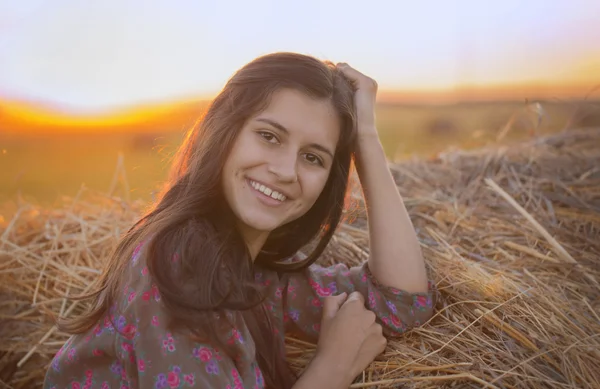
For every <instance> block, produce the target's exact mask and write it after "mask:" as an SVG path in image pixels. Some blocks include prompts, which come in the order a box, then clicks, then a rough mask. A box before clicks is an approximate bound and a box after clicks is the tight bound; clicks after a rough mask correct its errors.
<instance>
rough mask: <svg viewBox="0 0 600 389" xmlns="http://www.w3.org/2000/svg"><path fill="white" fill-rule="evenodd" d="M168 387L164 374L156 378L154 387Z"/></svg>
mask: <svg viewBox="0 0 600 389" xmlns="http://www.w3.org/2000/svg"><path fill="white" fill-rule="evenodd" d="M166 386H167V376H165V375H164V374H163V373H160V374H159V375H157V376H156V383H155V384H154V387H155V388H156V389H162V388H165V387H166Z"/></svg>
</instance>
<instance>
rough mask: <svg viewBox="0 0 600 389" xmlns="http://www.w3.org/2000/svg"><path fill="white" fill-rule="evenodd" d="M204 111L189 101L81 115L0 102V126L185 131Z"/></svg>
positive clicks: (48, 129) (40, 129) (49, 129)
mask: <svg viewBox="0 0 600 389" xmlns="http://www.w3.org/2000/svg"><path fill="white" fill-rule="evenodd" d="M206 107H207V102H206V101H202V100H189V101H181V102H168V103H164V104H157V105H146V106H137V107H133V108H130V109H123V110H120V111H114V112H107V113H105V114H87V115H84V114H77V113H73V112H68V111H61V110H57V109H54V110H53V109H51V108H50V107H48V106H45V105H41V104H34V103H29V102H24V101H10V100H5V101H2V100H0V112H1V116H0V124H2V127H3V128H4V129H6V131H9V132H18V133H23V132H30V133H51V132H56V131H60V132H84V131H86V132H120V131H131V132H136V131H169V130H185V129H186V128H188V127H190V126H191V125H192V124H193V123H194V122H195V121H196V120H197V119H198V118H199V117H200V115H202V113H203V112H204V110H205V109H206Z"/></svg>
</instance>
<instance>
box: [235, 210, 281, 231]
mask: <svg viewBox="0 0 600 389" xmlns="http://www.w3.org/2000/svg"><path fill="white" fill-rule="evenodd" d="M240 219H241V220H242V222H243V223H244V224H245V225H246V226H248V227H250V228H252V229H254V230H256V231H263V232H271V231H273V230H275V229H276V228H277V227H279V226H280V225H281V224H282V223H281V221H280V220H274V218H272V217H268V216H266V215H256V214H254V215H243V217H241V218H240Z"/></svg>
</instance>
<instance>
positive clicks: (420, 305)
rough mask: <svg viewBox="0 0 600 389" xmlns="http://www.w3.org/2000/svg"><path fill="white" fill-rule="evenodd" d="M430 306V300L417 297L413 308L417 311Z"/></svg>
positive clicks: (425, 297)
mask: <svg viewBox="0 0 600 389" xmlns="http://www.w3.org/2000/svg"><path fill="white" fill-rule="evenodd" d="M430 304H431V301H430V299H429V298H428V297H427V296H417V297H416V298H415V306H416V307H417V308H418V309H421V308H425V307H427V306H429V305H430Z"/></svg>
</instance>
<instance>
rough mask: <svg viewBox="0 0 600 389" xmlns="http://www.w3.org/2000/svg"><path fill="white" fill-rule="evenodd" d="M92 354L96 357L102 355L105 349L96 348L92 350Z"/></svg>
mask: <svg viewBox="0 0 600 389" xmlns="http://www.w3.org/2000/svg"><path fill="white" fill-rule="evenodd" d="M92 355H93V356H95V357H101V356H103V355H104V351H102V350H100V349H97V348H95V349H94V350H92Z"/></svg>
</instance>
